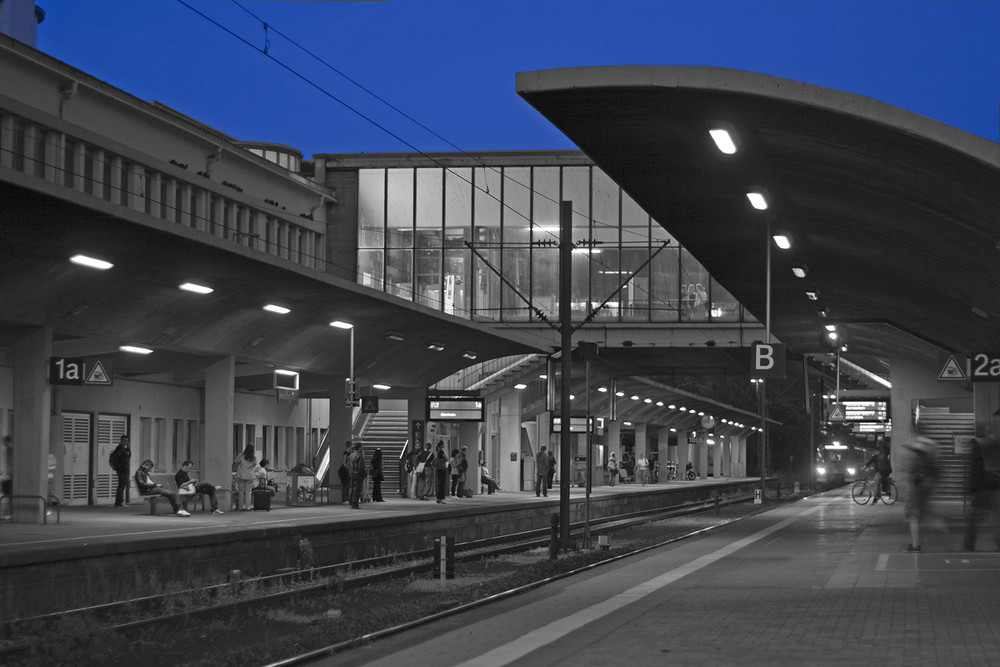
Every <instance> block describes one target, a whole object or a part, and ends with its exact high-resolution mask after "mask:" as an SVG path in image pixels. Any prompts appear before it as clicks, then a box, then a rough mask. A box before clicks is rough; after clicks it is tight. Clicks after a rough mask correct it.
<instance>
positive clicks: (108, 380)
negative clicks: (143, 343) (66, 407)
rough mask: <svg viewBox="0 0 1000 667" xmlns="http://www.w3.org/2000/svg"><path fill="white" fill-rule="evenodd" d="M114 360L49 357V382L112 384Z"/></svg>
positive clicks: (102, 385)
mask: <svg viewBox="0 0 1000 667" xmlns="http://www.w3.org/2000/svg"><path fill="white" fill-rule="evenodd" d="M114 372H115V368H114V360H113V359H110V358H106V359H105V358H101V359H84V358H81V357H51V358H50V359H49V384H60V385H76V386H90V387H110V386H112V385H113V384H114Z"/></svg>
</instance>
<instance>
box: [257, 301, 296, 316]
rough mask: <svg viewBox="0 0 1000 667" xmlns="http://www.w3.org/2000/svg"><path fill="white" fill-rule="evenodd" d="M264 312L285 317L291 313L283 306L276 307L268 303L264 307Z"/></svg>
mask: <svg viewBox="0 0 1000 667" xmlns="http://www.w3.org/2000/svg"><path fill="white" fill-rule="evenodd" d="M264 310H266V311H268V312H271V313H278V314H279V315H287V314H288V313H290V312H292V311H291V309H289V308H285V307H284V306H276V305H275V304H273V303H269V304H267V305H266V306H264Z"/></svg>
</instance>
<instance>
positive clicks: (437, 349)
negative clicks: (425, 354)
mask: <svg viewBox="0 0 1000 667" xmlns="http://www.w3.org/2000/svg"><path fill="white" fill-rule="evenodd" d="M427 349H428V350H434V351H435V352H443V351H444V345H442V344H441V343H428V344H427Z"/></svg>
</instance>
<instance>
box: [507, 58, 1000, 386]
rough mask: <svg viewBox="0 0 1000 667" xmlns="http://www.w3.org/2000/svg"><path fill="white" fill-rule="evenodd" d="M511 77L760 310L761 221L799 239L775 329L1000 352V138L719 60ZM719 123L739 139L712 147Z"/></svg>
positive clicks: (778, 268)
mask: <svg viewBox="0 0 1000 667" xmlns="http://www.w3.org/2000/svg"><path fill="white" fill-rule="evenodd" d="M517 89H518V93H519V94H520V95H521V96H522V97H523V98H524V99H525V100H527V101H528V102H529V103H530V104H531V105H532V106H534V107H535V108H536V109H537V110H538V111H539V112H541V113H542V114H543V115H544V116H545V117H546V118H548V119H549V120H550V121H551V122H552V123H553V124H554V125H555V126H556V127H558V128H559V129H560V130H561V131H563V132H564V133H565V134H566V135H567V136H568V137H569V138H570V139H571V140H572V141H574V142H575V143H576V144H577V145H578V146H579V147H580V148H581V149H582V150H583V151H584V152H585V153H586V154H587V155H588V156H590V158H591V159H593V160H594V161H595V162H596V163H597V164H598V165H600V167H601V168H602V169H604V170H605V171H606V172H607V173H608V174H609V175H610V176H611V177H612V178H613V179H614V180H616V181H617V182H618V183H619V184H620V185H621V186H622V187H623V188H624V189H625V190H626V191H627V192H628V193H629V194H630V195H631V196H632V197H633V198H634V199H635V200H636V201H637V202H638V203H639V204H640V205H641V206H642V207H643V208H644V209H646V210H647V211H648V212H649V213H650V214H651V215H652V216H653V217H654V218H655V219H656V220H657V221H659V222H660V224H662V225H663V226H664V227H665V228H666V229H668V230H669V232H670V233H671V235H673V236H674V237H675V238H677V239H678V240H679V242H680V243H682V244H683V245H684V246H685V247H687V248H688V249H690V250H691V252H692V253H693V254H694V256H695V257H697V258H698V260H699V261H700V262H701V263H702V264H704V265H705V267H706V268H707V269H708V271H709V272H710V273H711V274H712V275H713V276H714V277H715V278H716V279H717V280H718V281H719V282H720V283H721V284H722V285H723V286H724V287H726V289H728V290H729V291H730V292H732V294H733V295H734V296H735V297H736V298H737V299H738V300H739V301H740V302H742V303H743V304H744V305H745V306H746V307H747V308H748V309H749V310H750V311H751V312H752V313H753V314H754V315H755V316H757V317H758V318H760V320H761V321H765V320H766V317H767V313H766V302H767V298H766V294H767V281H766V273H767V272H766V270H765V267H766V263H767V262H766V254H767V246H766V241H765V238H766V234H767V231H766V230H767V223H768V221H770V226H771V229H772V233H774V232H777V231H781V232H785V233H787V234H789V235H790V236H791V239H792V247H791V249H789V250H787V251H782V250H778V249H777V248H774V246H773V245H772V249H773V250H772V253H771V262H772V263H771V274H772V283H771V301H772V304H771V329H772V332H773V334H774V336H775V338H777V340H779V341H781V342H783V343H785V344H787V345H788V346H789V350H790V351H791V352H793V353H798V354H809V353H819V352H822V351H823V348H822V347H821V342H820V339H821V329H822V328H823V325H825V324H836V325H838V327H839V328H840V329H841V331H843V332H844V334H845V335H846V339H847V344H848V354H849V355H852V354H860V355H865V356H864V357H858V359H862V358H865V359H866V363H867V364H869V365H870V362H871V359H872V358H878V359H882V360H887V359H890V358H894V357H896V358H898V357H904V358H907V359H909V360H911V361H913V362H915V363H918V364H922V365H924V366H925V367H926V368H927V369H928V370H931V371H933V372H934V373H937V372H939V370H940V369H941V368H942V365H943V362H944V360H946V359H947V356H948V354H950V353H953V352H954V353H971V352H989V353H997V352H1000V337H998V333H1000V331H998V327H997V317H998V316H1000V289H998V286H1000V249H998V241H1000V228H998V225H997V217H998V215H1000V149H998V146H997V144H996V143H994V142H992V141H989V140H987V139H983V138H981V137H978V136H974V135H971V134H968V133H966V132H963V131H960V130H957V129H955V128H952V127H949V126H946V125H943V124H941V123H938V122H936V121H933V120H930V119H928V118H925V117H922V116H919V115H916V114H913V113H910V112H907V111H904V110H902V109H899V108H896V107H892V106H890V105H887V104H884V103H881V102H878V101H876V100H873V99H871V98H867V97H862V96H859V95H852V94H849V93H845V92H841V91H836V90H831V89H827V88H821V87H818V86H812V85H809V84H805V83H801V82H796V81H789V80H785V79H779V78H776V77H771V76H765V75H760V74H754V73H749V72H743V71H737V70H727V69H720V68H712V67H681V66H612V67H589V68H568V69H554V70H541V71H534V72H523V73H520V74H518V76H517ZM720 125H721V126H725V127H727V128H729V129H730V130H731V132H732V134H733V136H734V137H735V140H736V142H737V146H738V149H737V151H736V153H734V154H731V155H727V154H723V153H722V152H721V151H720V150H719V149H717V148H716V146H715V144H714V142H713V141H712V139H711V137H710V135H709V132H708V131H709V129H710V128H713V127H716V126H720ZM752 190H762V191H764V192H766V194H767V197H768V201H769V207H768V209H767V210H766V211H760V210H756V209H754V208H753V207H751V205H750V204H749V201H748V199H747V196H746V193H747V192H750V191H752ZM768 242H769V241H768ZM793 265H795V266H799V265H804V266H806V267H807V268H808V273H807V275H806V277H805V278H801V279H800V278H796V277H795V276H793V274H792V270H791V269H792V266H793ZM807 291H813V292H817V293H818V295H819V296H818V300H816V301H811V300H810V299H809V298H807V295H806V292H807ZM821 311H822V312H825V314H826V315H825V316H824V315H823V314H822V312H821ZM871 370H878V369H877V368H872V369H871ZM881 372H884V369H882V371H881Z"/></svg>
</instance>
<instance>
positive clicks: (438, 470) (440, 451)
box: [432, 440, 450, 504]
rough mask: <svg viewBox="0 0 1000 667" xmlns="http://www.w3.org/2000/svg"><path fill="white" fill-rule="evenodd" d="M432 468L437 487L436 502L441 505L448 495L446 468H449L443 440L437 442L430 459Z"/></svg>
mask: <svg viewBox="0 0 1000 667" xmlns="http://www.w3.org/2000/svg"><path fill="white" fill-rule="evenodd" d="M432 466H433V469H434V478H435V482H436V487H437V501H438V503H441V504H443V503H444V497H445V496H446V495H447V493H448V468H449V467H450V463H449V461H448V455H447V454H445V452H444V441H443V440H439V441H438V444H437V450H436V451H435V452H434V458H433V459H432Z"/></svg>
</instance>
